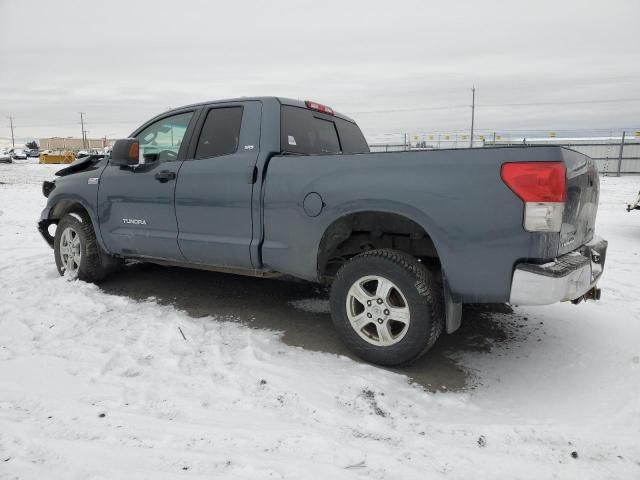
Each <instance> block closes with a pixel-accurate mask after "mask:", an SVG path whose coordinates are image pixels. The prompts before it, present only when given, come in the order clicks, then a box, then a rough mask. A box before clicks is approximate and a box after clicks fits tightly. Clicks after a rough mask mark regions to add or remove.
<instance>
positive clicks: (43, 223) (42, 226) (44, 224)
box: [38, 207, 56, 248]
mask: <svg viewBox="0 0 640 480" xmlns="http://www.w3.org/2000/svg"><path fill="white" fill-rule="evenodd" d="M52 223H56V221H55V220H51V219H50V218H49V207H46V208H45V209H44V210H42V213H41V214H40V220H38V231H39V232H40V235H42V238H44V239H45V241H46V242H47V243H48V244H49V246H50V247H51V248H53V236H52V235H51V234H50V233H49V225H51V224H52Z"/></svg>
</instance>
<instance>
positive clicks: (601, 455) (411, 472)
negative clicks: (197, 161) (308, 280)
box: [0, 165, 640, 479]
mask: <svg viewBox="0 0 640 480" xmlns="http://www.w3.org/2000/svg"><path fill="white" fill-rule="evenodd" d="M49 167H51V166H40V165H25V166H19V167H16V166H11V165H8V166H6V167H1V166H0V182H3V184H0V477H8V478H14V477H17V478H33V479H36V478H37V479H42V478H47V479H56V478H60V479H69V478H127V479H135V478H154V479H162V478H176V477H181V476H185V478H186V477H187V476H188V477H189V478H257V479H263V478H294V479H304V478H334V479H341V478H380V479H382V478H393V479H412V478H416V479H423V478H464V479H469V478H474V479H478V478H491V479H494V478H531V479H540V478H551V477H553V476H554V475H555V476H557V477H560V478H616V479H620V478H640V441H639V439H640V299H639V296H638V293H637V292H638V286H639V284H640V273H639V272H640V243H639V240H640V212H632V213H626V212H625V211H624V206H625V202H626V201H627V200H628V199H629V198H631V197H632V196H633V195H634V193H635V191H636V190H637V189H638V188H640V179H638V178H637V177H636V178H633V177H629V178H621V179H612V178H604V179H603V180H602V182H603V191H602V205H601V209H600V213H599V223H598V229H599V232H598V233H599V234H600V235H602V236H604V237H605V238H608V240H609V241H610V250H609V254H608V258H607V267H606V271H605V277H604V279H603V281H602V283H601V286H602V288H603V300H602V301H601V302H600V303H589V304H586V305H581V306H579V307H575V306H572V305H565V304H563V305H554V306H549V307H542V308H527V309H525V308H521V309H516V312H515V313H514V314H496V315H497V316H498V317H500V316H501V315H502V316H505V317H509V315H511V317H513V316H519V317H527V323H525V327H524V328H523V329H522V331H521V333H520V334H519V338H520V341H519V342H518V343H517V345H516V347H517V348H514V346H513V345H512V346H511V348H510V349H509V350H507V349H505V348H501V347H500V346H495V347H494V349H493V352H492V353H491V354H486V353H485V354H481V353H477V354H474V353H465V354H460V355H459V356H460V358H459V361H460V362H461V363H462V365H463V366H464V367H465V368H467V369H469V370H470V371H472V372H474V383H475V384H476V385H477V387H476V388H475V389H469V390H468V391H464V392H456V393H430V392H426V391H424V390H423V389H421V388H419V387H417V386H414V385H411V384H410V383H409V382H408V379H407V378H406V377H405V376H402V375H398V374H395V373H391V372H388V371H385V370H383V369H379V368H376V367H373V366H370V365H364V364H360V363H357V362H354V361H351V360H349V359H346V358H344V357H338V356H335V355H329V354H323V353H313V352H308V351H304V350H302V349H299V348H293V347H288V346H286V345H284V344H283V343H282V342H280V341H279V339H278V336H277V335H276V334H273V333H269V332H264V331H260V330H253V329H250V328H247V327H243V326H240V325H238V324H233V323H227V322H224V321H220V320H217V319H216V317H215V312H212V316H211V317H206V318H199V319H194V318H191V317H189V316H188V315H187V314H186V313H184V312H181V311H178V310H176V309H174V308H173V307H170V306H161V305H158V304H156V303H155V302H154V301H151V300H148V301H142V302H136V301H133V300H130V299H128V298H123V297H118V296H113V295H107V294H105V293H104V292H102V291H101V290H100V288H99V287H97V286H94V285H89V284H85V283H82V282H69V281H67V280H66V279H64V278H60V277H58V275H57V272H56V270H55V266H54V262H53V256H52V251H51V250H50V249H49V247H48V246H47V245H46V244H45V243H44V241H43V240H42V239H41V238H40V237H39V234H38V233H37V231H36V228H35V222H36V219H37V218H38V216H39V213H40V210H41V208H42V207H43V205H44V198H43V197H42V196H41V194H40V186H39V184H38V183H36V182H37V181H39V179H41V178H46V177H48V176H50V175H51V173H52V171H54V170H55V169H56V168H49ZM17 168H19V169H20V170H17ZM295 306H296V307H297V308H302V309H318V311H322V310H323V309H324V308H326V306H323V304H322V302H320V301H313V299H312V300H309V301H305V302H303V304H300V305H295ZM259 320H260V318H259V314H258V315H257V318H256V321H255V322H254V325H255V326H259ZM496 321H500V319H499V318H498V319H497V320H496ZM505 321H506V320H505Z"/></svg>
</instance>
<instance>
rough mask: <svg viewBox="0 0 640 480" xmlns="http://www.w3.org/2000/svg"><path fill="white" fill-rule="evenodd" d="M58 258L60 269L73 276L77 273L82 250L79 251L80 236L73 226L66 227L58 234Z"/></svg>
mask: <svg viewBox="0 0 640 480" xmlns="http://www.w3.org/2000/svg"><path fill="white" fill-rule="evenodd" d="M60 260H62V269H63V270H64V271H65V272H68V273H70V274H71V275H73V276H75V275H77V274H78V269H79V268H80V262H81V261H82V252H81V251H80V236H79V235H78V232H76V231H75V230H74V229H73V228H71V227H67V228H65V229H64V231H63V232H62V235H61V236H60Z"/></svg>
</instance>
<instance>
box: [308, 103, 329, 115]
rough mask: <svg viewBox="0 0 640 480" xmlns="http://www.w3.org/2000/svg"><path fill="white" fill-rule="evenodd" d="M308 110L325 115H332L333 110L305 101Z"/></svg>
mask: <svg viewBox="0 0 640 480" xmlns="http://www.w3.org/2000/svg"><path fill="white" fill-rule="evenodd" d="M304 104H305V105H306V106H307V108H308V109H309V110H315V111H316V112H322V113H326V114H327V115H333V108H331V107H327V106H326V105H322V104H321V103H317V102H312V101H310V100H307V101H305V102H304Z"/></svg>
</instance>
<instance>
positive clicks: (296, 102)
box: [163, 96, 356, 123]
mask: <svg viewBox="0 0 640 480" xmlns="http://www.w3.org/2000/svg"><path fill="white" fill-rule="evenodd" d="M247 101H258V102H272V101H277V102H279V103H280V104H281V105H291V106H294V107H301V108H307V106H306V105H305V103H304V102H305V100H296V99H293V98H286V97H270V96H262V97H237V98H224V99H219V100H209V101H206V102H197V103H191V104H189V105H184V106H182V107H178V108H174V109H171V110H169V111H174V110H175V111H180V110H183V109H185V108H189V107H200V106H203V105H213V104H216V103H228V102H247ZM164 113H167V112H163V114H164ZM334 116H336V117H338V118H341V119H343V120H347V121H349V122H351V123H356V122H355V120H353V119H352V118H350V117H348V116H346V115H343V114H342V113H339V112H336V111H335V110H334Z"/></svg>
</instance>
